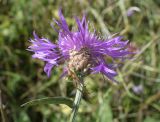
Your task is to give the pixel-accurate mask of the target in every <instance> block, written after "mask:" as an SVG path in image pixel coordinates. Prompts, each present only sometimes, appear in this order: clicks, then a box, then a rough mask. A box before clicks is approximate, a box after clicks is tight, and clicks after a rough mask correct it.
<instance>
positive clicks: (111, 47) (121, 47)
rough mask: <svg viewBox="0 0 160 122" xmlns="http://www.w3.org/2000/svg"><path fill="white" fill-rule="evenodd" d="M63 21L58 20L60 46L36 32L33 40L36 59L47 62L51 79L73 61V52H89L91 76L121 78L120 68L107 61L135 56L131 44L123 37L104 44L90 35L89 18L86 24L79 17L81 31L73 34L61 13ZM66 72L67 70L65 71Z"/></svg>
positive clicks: (46, 70)
mask: <svg viewBox="0 0 160 122" xmlns="http://www.w3.org/2000/svg"><path fill="white" fill-rule="evenodd" d="M59 17H60V20H59V21H57V20H54V21H55V23H56V24H57V25H58V26H59V30H58V33H59V35H58V42H57V43H56V44H53V43H52V42H51V41H50V40H48V39H46V38H39V37H38V36H37V35H36V34H35V32H34V33H33V35H34V39H33V40H30V42H31V43H32V45H31V46H30V47H29V50H30V51H32V52H34V54H33V58H38V59H41V60H43V61H45V62H46V65H45V67H44V71H45V72H46V73H47V75H48V76H50V74H51V69H52V68H53V67H54V66H58V65H60V64H62V63H65V62H66V63H67V61H69V60H70V58H71V55H70V52H71V51H75V52H79V51H82V49H85V50H87V52H88V53H89V55H90V58H91V60H92V65H91V66H90V67H89V69H90V70H91V73H102V74H104V75H105V76H106V77H108V78H109V79H110V80H112V81H114V77H115V76H116V75H117V73H116V71H115V67H113V66H115V65H116V64H115V63H113V64H109V63H107V60H106V59H105V57H110V58H112V59H113V60H115V59H124V58H125V57H127V56H128V55H129V54H131V52H129V51H128V49H127V45H128V41H122V38H123V37H121V36H118V37H115V38H112V39H106V40H101V39H99V37H98V36H97V35H95V33H91V32H89V29H88V22H87V21H86V16H83V18H82V20H80V19H78V18H77V17H75V20H76V23H77V26H78V30H77V31H74V32H72V31H70V29H69V27H68V24H67V22H66V20H65V18H64V16H63V14H62V12H61V10H59ZM64 68H66V67H64Z"/></svg>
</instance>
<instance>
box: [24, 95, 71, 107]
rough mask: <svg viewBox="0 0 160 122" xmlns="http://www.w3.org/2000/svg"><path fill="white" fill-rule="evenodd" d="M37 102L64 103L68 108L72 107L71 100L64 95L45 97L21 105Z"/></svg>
mask: <svg viewBox="0 0 160 122" xmlns="http://www.w3.org/2000/svg"><path fill="white" fill-rule="evenodd" d="M37 104H65V105H67V106H69V107H70V108H72V105H73V101H72V100H71V99H69V98H66V97H45V98H40V99H35V100H31V101H29V102H26V103H24V104H22V105H21V107H24V106H26V105H37Z"/></svg>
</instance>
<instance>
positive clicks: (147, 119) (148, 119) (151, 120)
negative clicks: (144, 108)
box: [143, 117, 159, 122]
mask: <svg viewBox="0 0 160 122" xmlns="http://www.w3.org/2000/svg"><path fill="white" fill-rule="evenodd" d="M143 122H159V120H156V119H154V118H152V117H147V118H145V120H144V121H143Z"/></svg>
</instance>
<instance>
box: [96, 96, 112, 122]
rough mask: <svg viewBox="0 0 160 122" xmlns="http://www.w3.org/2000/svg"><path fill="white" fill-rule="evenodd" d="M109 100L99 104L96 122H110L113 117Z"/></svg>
mask: <svg viewBox="0 0 160 122" xmlns="http://www.w3.org/2000/svg"><path fill="white" fill-rule="evenodd" d="M109 101H110V100H109V99H105V100H104V101H103V102H102V103H101V104H100V108H99V111H98V114H99V117H98V120H97V121H98V122H112V121H113V115H112V110H111V107H110V103H109Z"/></svg>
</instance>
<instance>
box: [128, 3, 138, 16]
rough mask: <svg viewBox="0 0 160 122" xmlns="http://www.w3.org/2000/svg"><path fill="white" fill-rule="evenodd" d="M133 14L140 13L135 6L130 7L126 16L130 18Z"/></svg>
mask: <svg viewBox="0 0 160 122" xmlns="http://www.w3.org/2000/svg"><path fill="white" fill-rule="evenodd" d="M135 12H141V9H140V8H138V7H136V6H132V7H130V8H129V9H128V10H127V16H128V17H130V16H132V15H133V14H134V13H135Z"/></svg>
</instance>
